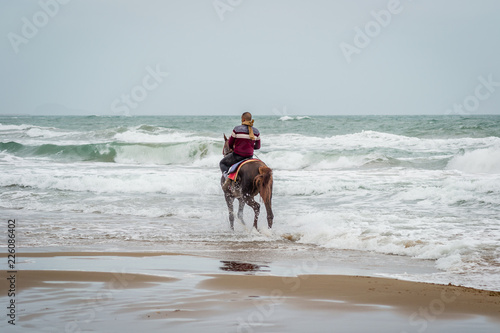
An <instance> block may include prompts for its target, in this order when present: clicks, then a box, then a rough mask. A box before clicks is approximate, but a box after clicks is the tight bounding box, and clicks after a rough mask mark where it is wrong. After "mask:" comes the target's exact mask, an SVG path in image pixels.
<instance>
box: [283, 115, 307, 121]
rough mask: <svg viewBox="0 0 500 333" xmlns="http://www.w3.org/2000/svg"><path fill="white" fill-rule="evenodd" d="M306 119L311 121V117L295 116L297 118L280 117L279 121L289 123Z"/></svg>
mask: <svg viewBox="0 0 500 333" xmlns="http://www.w3.org/2000/svg"><path fill="white" fill-rule="evenodd" d="M304 119H311V117H309V116H295V117H292V116H282V117H280V119H279V120H281V121H289V120H304Z"/></svg>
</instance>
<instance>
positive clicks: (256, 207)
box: [244, 196, 260, 229]
mask: <svg viewBox="0 0 500 333" xmlns="http://www.w3.org/2000/svg"><path fill="white" fill-rule="evenodd" d="M244 200H245V203H246V204H247V205H249V206H250V207H252V208H253V212H254V214H255V217H254V219H253V227H254V228H255V229H257V221H259V212H260V204H259V203H258V202H257V201H255V200H254V199H253V197H252V196H245V198H244Z"/></svg>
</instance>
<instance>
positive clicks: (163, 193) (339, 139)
mask: <svg viewBox="0 0 500 333" xmlns="http://www.w3.org/2000/svg"><path fill="white" fill-rule="evenodd" d="M294 118H295V117H294ZM111 120H113V119H111ZM133 120H134V119H133V118H132V119H127V120H126V121H130V122H131V121H133ZM289 120H290V122H288V123H286V124H284V123H282V122H280V121H279V120H277V119H274V120H273V121H275V122H277V124H278V125H279V126H282V128H285V130H286V128H292V127H297V128H299V127H301V126H302V125H304V124H310V123H312V122H314V121H315V120H316V119H311V120H307V121H296V122H295V121H291V120H292V119H289ZM293 120H300V119H293ZM121 121H122V119H120V122H118V121H117V122H116V123H115V124H114V125H113V126H111V125H108V124H104V125H102V126H101V127H97V128H93V127H92V129H91V130H87V131H85V130H82V131H79V130H74V129H72V128H76V127H74V126H67V128H69V129H67V130H62V129H60V128H57V127H54V128H51V127H50V126H51V124H50V123H49V125H47V123H48V122H45V121H44V122H43V124H44V126H38V125H39V124H37V125H8V124H4V125H0V132H1V133H0V135H2V141H1V142H0V144H2V149H3V151H2V152H0V164H1V165H2V171H3V172H2V173H1V174H0V187H1V188H2V190H3V191H2V193H0V209H4V210H6V209H12V212H14V213H15V214H25V215H24V222H23V223H25V224H24V225H25V226H26V228H25V229H23V230H22V231H20V232H22V233H23V236H22V237H23V244H27V246H47V245H48V244H52V245H56V246H57V245H62V246H82V244H83V245H86V244H89V245H90V246H92V245H93V244H96V243H98V242H104V243H105V242H110V241H113V242H115V241H116V242H117V244H118V245H117V246H121V245H123V244H125V245H124V246H128V244H129V242H131V241H137V242H145V243H147V244H156V245H157V246H160V247H161V246H163V244H165V243H167V242H179V244H182V242H192V243H191V244H204V243H211V244H215V246H225V245H226V242H231V244H234V243H237V242H242V243H246V242H248V243H249V244H252V246H253V245H254V244H256V243H258V242H267V243H270V244H272V248H273V249H275V248H276V247H283V248H284V249H286V248H288V247H289V246H291V244H292V243H293V245H294V246H295V245H296V246H300V247H303V248H304V249H307V248H308V247H310V248H315V249H317V248H318V247H319V248H322V249H324V253H331V252H335V251H337V250H354V251H360V253H361V254H360V256H362V255H363V253H366V252H375V253H379V254H384V255H385V254H388V255H396V256H398V258H399V257H401V256H403V257H405V258H408V260H413V259H409V258H416V259H421V260H426V261H429V262H431V263H434V265H435V268H436V269H437V270H439V274H435V275H426V276H412V277H411V279H415V280H419V279H421V280H425V281H431V282H435V281H439V282H442V283H448V282H452V283H457V284H465V285H470V286H482V287H485V286H486V287H487V288H489V289H497V290H500V283H498V278H497V277H498V274H499V271H498V267H499V266H498V265H499V264H500V263H499V262H498V258H499V257H500V246H499V239H500V225H499V220H498V216H499V214H500V210H499V207H500V172H498V170H499V163H498V161H499V149H498V147H500V138H498V137H479V138H473V137H461V136H458V135H457V136H453V135H451V136H450V138H439V139H434V138H426V137H425V136H422V137H412V136H405V135H397V134H391V133H383V132H379V131H370V130H366V131H361V130H359V131H358V130H356V131H353V132H351V133H349V134H335V135H334V134H333V133H332V134H330V133H329V132H327V131H326V130H324V131H323V132H321V133H320V132H319V131H318V132H316V131H310V133H309V134H308V135H305V134H304V133H305V132H304V131H303V132H301V133H302V134H301V133H299V132H296V131H294V130H291V131H290V133H282V134H267V135H264V134H263V137H262V140H263V141H262V143H263V145H262V149H261V151H257V152H256V153H257V155H258V156H259V157H260V158H261V159H263V160H264V161H265V162H266V163H267V164H268V165H269V166H270V167H271V168H273V170H274V188H273V205H274V214H275V221H274V222H275V224H274V227H273V233H272V234H269V235H263V234H259V233H255V234H252V233H249V232H248V231H245V230H244V228H242V227H241V225H239V224H238V225H237V226H236V231H235V232H234V233H233V232H229V228H228V215H227V208H226V206H225V200H224V197H223V194H222V190H221V189H220V171H219V169H218V163H219V161H220V159H221V158H222V155H221V149H222V139H221V138H220V137H219V135H218V134H217V133H215V132H213V133H211V132H210V131H207V132H206V133H205V132H197V133H195V132H193V131H192V126H191V125H190V124H189V123H188V122H185V120H184V122H183V123H182V124H184V125H179V126H177V127H176V128H175V129H173V128H172V129H170V128H166V127H162V126H159V125H158V124H156V125H154V124H153V125H122V124H121ZM170 121H172V120H169V122H170ZM141 123H142V124H145V122H139V124H141ZM158 123H161V124H165V123H167V122H166V121H159V122H158ZM368 123H369V122H367V124H368ZM186 124H189V125H186ZM45 125H47V126H45ZM174 125H175V124H174ZM182 126H184V127H182ZM173 127H174V126H173ZM87 128H91V127H87ZM367 128H369V126H367ZM2 131H3V132H2ZM217 131H219V130H218V129H217ZM395 132H396V131H395ZM263 133H265V132H264V131H263ZM278 133H279V132H278ZM398 133H399V132H398ZM12 141H14V143H13V142H12ZM28 143H29V146H28ZM47 144H50V145H47ZM65 144H67V145H68V146H66V147H63V145H65ZM22 145H24V146H22ZM82 214H87V215H82ZM82 216H85V218H82ZM245 216H246V219H247V221H251V219H252V218H253V214H252V212H251V210H250V209H248V207H247V208H246V209H245ZM86 217H91V220H92V218H93V219H95V220H99V223H89V222H88V221H87V219H86ZM124 221H126V222H125V223H124ZM137 221H141V224H140V225H141V227H138V225H139V224H138V222H137ZM264 225H265V212H264V205H262V210H261V217H260V220H259V226H261V227H262V226H264ZM283 239H285V240H283ZM288 240H289V241H288ZM120 242H121V243H120ZM120 244H121V245H120ZM258 244H261V243H258ZM263 248H266V247H265V246H263ZM269 249H270V248H269ZM387 258H389V259H388V261H390V257H387ZM495 277H496V279H495ZM406 278H408V277H406Z"/></svg>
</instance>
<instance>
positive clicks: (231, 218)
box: [224, 193, 234, 230]
mask: <svg viewBox="0 0 500 333" xmlns="http://www.w3.org/2000/svg"><path fill="white" fill-rule="evenodd" d="M224 196H225V198H226V203H227V209H228V210H229V225H230V226H231V230H234V212H233V202H234V197H232V196H231V195H230V194H227V193H226V194H225V195H224Z"/></svg>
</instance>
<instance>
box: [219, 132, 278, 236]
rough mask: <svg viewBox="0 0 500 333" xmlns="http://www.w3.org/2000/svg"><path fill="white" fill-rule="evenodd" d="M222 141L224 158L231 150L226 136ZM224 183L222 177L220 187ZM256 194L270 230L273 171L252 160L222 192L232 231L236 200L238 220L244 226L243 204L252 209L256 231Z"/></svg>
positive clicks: (257, 209) (243, 166)
mask: <svg viewBox="0 0 500 333" xmlns="http://www.w3.org/2000/svg"><path fill="white" fill-rule="evenodd" d="M224 141H225V142H224V149H223V150H222V154H223V155H224V156H225V155H227V154H230V153H232V150H231V148H229V145H228V143H227V141H228V140H227V137H226V135H224ZM224 181H225V178H224V176H222V178H221V185H222V184H224ZM257 194H260V197H261V198H262V200H263V201H264V205H265V206H266V212H267V226H268V228H269V229H270V228H272V226H273V218H274V215H273V211H272V209H271V199H272V196H273V171H272V170H271V168H269V167H268V166H267V165H266V164H265V163H264V162H262V161H261V160H254V161H252V162H249V163H246V164H244V165H242V166H241V168H240V171H239V172H238V178H237V179H235V182H234V183H233V184H232V185H231V186H230V187H229V188H228V189H227V190H225V191H224V197H225V198H226V203H227V208H228V209H229V223H230V225H231V229H232V230H234V213H233V203H234V199H238V201H239V206H238V219H239V220H240V221H241V223H243V224H245V221H243V208H244V207H245V204H247V205H249V206H250V207H252V209H253V211H254V213H255V217H254V221H253V226H254V228H255V229H257V221H258V220H259V212H260V204H259V203H258V202H256V201H255V200H254V197H255V196H256V195H257Z"/></svg>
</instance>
